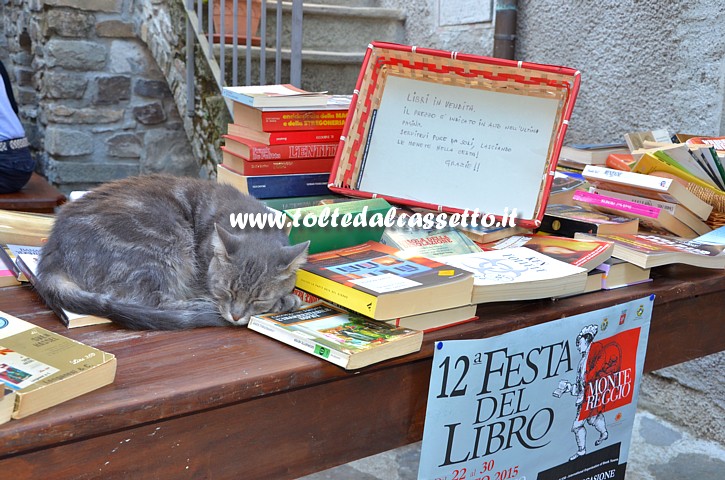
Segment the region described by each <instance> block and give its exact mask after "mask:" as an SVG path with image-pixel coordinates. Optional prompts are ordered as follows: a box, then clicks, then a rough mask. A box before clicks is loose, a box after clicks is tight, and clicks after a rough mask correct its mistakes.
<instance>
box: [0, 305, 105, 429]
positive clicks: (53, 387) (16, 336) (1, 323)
mask: <svg viewBox="0 0 725 480" xmlns="http://www.w3.org/2000/svg"><path fill="white" fill-rule="evenodd" d="M115 376H116V357H115V356H114V355H112V354H110V353H106V352H103V351H101V350H98V349H97V348H94V347H91V346H89V345H85V344H83V343H80V342H77V341H75V340H71V339H70V338H67V337H64V336H62V335H59V334H57V333H54V332H51V331H50V330H46V329H44V328H42V327H38V326H37V325H34V324H32V323H29V322H26V321H24V320H21V319H19V318H16V317H14V316H12V315H8V314H7V313H4V312H0V384H4V386H7V387H9V388H10V389H12V390H14V391H15V393H16V399H15V408H14V410H13V415H12V416H13V418H23V417H27V416H28V415H31V414H33V413H36V412H39V411H41V410H44V409H46V408H49V407H52V406H54V405H58V404H59V403H62V402H65V401H67V400H70V399H72V398H75V397H78V396H80V395H82V394H84V393H88V392H90V391H92V390H95V389H97V388H100V387H102V386H104V385H108V384H109V383H112V382H113V380H114V378H115Z"/></svg>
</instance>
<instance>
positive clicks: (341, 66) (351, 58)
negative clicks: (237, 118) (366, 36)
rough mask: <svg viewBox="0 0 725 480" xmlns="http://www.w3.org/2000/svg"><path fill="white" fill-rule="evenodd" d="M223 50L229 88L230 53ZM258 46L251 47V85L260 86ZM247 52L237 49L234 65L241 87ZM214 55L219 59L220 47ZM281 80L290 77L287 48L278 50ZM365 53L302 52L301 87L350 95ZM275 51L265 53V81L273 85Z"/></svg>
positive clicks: (243, 80) (289, 53) (227, 49)
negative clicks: (236, 66) (235, 64)
mask: <svg viewBox="0 0 725 480" xmlns="http://www.w3.org/2000/svg"><path fill="white" fill-rule="evenodd" d="M229 50H230V49H229V48H226V49H225V54H224V55H225V65H226V66H225V69H226V78H227V84H228V85H231V83H232V82H231V79H232V74H231V71H232V70H231V67H232V52H231V51H229ZM260 50H261V49H260V48H259V47H252V50H251V53H252V55H251V59H252V76H251V79H250V83H251V84H258V83H259V54H260ZM245 52H246V49H245V48H244V47H239V50H238V57H237V65H238V74H237V81H238V83H239V84H240V85H242V84H244V83H246V78H245V72H246V57H245ZM215 53H216V55H217V58H219V47H218V46H217V47H216V52H215ZM280 53H281V55H280V56H281V59H282V79H283V81H285V79H287V78H289V60H290V57H291V52H290V50H289V49H282V50H281V52H280ZM364 58H365V51H363V52H329V51H322V50H302V88H304V89H305V90H310V91H321V90H327V91H329V92H330V93H335V94H349V93H352V91H353V89H354V88H355V84H356V83H357V78H358V76H359V75H360V68H361V67H362V62H363V59H364ZM274 68H275V51H274V49H270V48H268V49H267V50H266V81H265V83H268V84H271V83H275V78H274V74H275V70H274Z"/></svg>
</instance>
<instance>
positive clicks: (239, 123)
mask: <svg viewBox="0 0 725 480" xmlns="http://www.w3.org/2000/svg"><path fill="white" fill-rule="evenodd" d="M223 95H224V96H225V97H226V98H228V99H230V100H231V101H232V102H233V123H230V124H229V125H228V129H227V134H226V135H224V136H223V138H224V142H225V143H224V145H223V146H222V147H221V149H222V163H221V165H219V166H218V169H217V179H218V181H219V182H222V183H228V184H231V185H233V186H235V187H236V188H238V189H239V190H241V191H243V192H244V193H248V194H250V195H253V196H254V197H256V198H259V199H274V198H289V197H310V196H321V195H330V191H329V190H328V188H327V184H328V180H329V176H330V170H331V169H332V164H333V161H334V158H335V154H336V153H337V148H338V144H339V140H340V135H341V134H342V128H343V126H344V124H345V120H346V118H347V111H348V108H349V106H350V100H351V98H352V97H351V96H347V95H327V94H325V93H320V92H307V91H304V90H301V89H298V88H296V87H293V86H292V85H267V86H245V87H225V88H224V89H223ZM300 206H304V205H300Z"/></svg>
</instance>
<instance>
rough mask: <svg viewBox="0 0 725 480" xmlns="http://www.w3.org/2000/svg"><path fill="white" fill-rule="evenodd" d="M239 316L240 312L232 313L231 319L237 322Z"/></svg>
mask: <svg viewBox="0 0 725 480" xmlns="http://www.w3.org/2000/svg"><path fill="white" fill-rule="evenodd" d="M240 318H242V316H241V315H240V314H236V313H232V320H234V321H235V322H238V321H239V319H240Z"/></svg>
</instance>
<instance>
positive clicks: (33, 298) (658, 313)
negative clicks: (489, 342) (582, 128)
mask: <svg viewBox="0 0 725 480" xmlns="http://www.w3.org/2000/svg"><path fill="white" fill-rule="evenodd" d="M653 277H654V278H655V280H654V282H651V283H648V284H643V285H637V286H632V287H628V288H624V289H619V290H612V291H605V292H597V293H591V294H586V295H579V296H576V297H570V298H566V299H560V300H556V301H554V300H550V299H547V300H540V301H530V302H510V303H495V304H487V305H482V306H480V308H479V314H480V316H481V318H480V320H479V321H477V322H472V323H467V324H463V325H458V326H456V327H451V328H448V329H444V330H440V331H437V332H433V333H430V334H427V335H426V337H425V340H424V344H423V348H422V350H421V351H420V352H418V353H416V354H411V355H408V356H406V357H402V358H398V359H393V360H390V361H387V362H383V363H379V364H376V365H373V366H371V367H368V368H365V369H362V370H359V371H354V372H347V371H344V370H342V369H340V368H338V367H336V366H334V365H332V364H330V363H327V362H325V361H322V360H319V359H317V358H315V357H313V356H311V355H308V354H305V353H302V352H299V351H297V350H295V349H292V348H290V347H287V346H285V345H283V344H281V343H278V342H276V341H274V340H271V339H268V338H266V337H263V336H261V335H258V334H257V333H255V332H251V331H249V330H247V329H245V328H233V327H230V328H205V329H198V330H194V331H185V332H134V331H127V330H121V329H118V328H116V327H115V326H113V325H103V326H94V327H85V328H80V329H74V330H66V329H65V327H63V326H62V325H61V324H60V322H59V321H58V320H57V319H56V317H55V316H54V315H53V314H52V313H51V312H50V311H48V310H47V308H46V307H45V306H44V305H43V304H42V302H40V301H39V299H38V297H37V295H36V294H35V292H34V291H33V290H32V289H30V288H29V287H8V288H4V289H0V310H3V311H6V312H8V313H10V314H13V315H17V316H20V317H22V318H25V319H27V320H31V321H34V322H36V323H37V324H39V325H41V326H43V327H46V328H49V329H52V330H54V331H58V332H64V333H65V334H67V335H68V336H70V337H72V338H75V339H78V340H80V341H82V342H85V343H88V344H90V345H93V346H96V347H98V348H101V349H103V350H106V351H109V352H111V353H114V354H115V355H116V356H117V357H118V373H117V376H116V381H115V383H114V384H113V385H110V386H107V387H104V388H102V389H99V390H97V391H95V392H92V393H90V394H87V395H85V396H82V397H79V398H77V399H74V400H71V401H69V402H66V403H64V404H61V405H59V406H56V407H53V408H51V409H49V410H46V411H44V412H40V413H37V414H35V415H33V416H30V417H27V418H25V419H22V420H13V421H11V422H9V423H7V424H5V425H2V426H0V471H2V472H3V476H4V477H6V478H30V479H53V480H58V479H63V478H69V479H81V478H103V479H112V478H120V479H131V478H132V479H141V478H143V479H147V478H154V479H156V478H170V479H182V478H190V479H202V478H214V479H223V478H229V479H235V480H238V479H257V478H265V479H266V478H274V479H284V478H296V477H299V476H302V475H305V474H308V473H310V472H314V471H319V470H323V469H326V468H329V467H332V466H334V465H339V464H342V463H346V462H349V461H352V460H355V459H358V458H362V457H365V456H368V455H372V454H375V453H379V452H382V451H386V450H389V449H393V448H396V447H399V446H401V445H405V444H408V443H411V442H415V441H418V440H420V439H421V437H422V431H423V423H424V418H425V407H426V397H427V390H428V380H429V375H430V370H431V358H432V354H433V342H435V341H436V340H443V339H470V338H482V337H489V336H494V335H498V334H501V333H504V332H507V331H510V330H514V329H518V328H524V327H527V326H530V325H535V324H540V323H543V322H547V321H551V320H554V319H558V318H561V317H565V316H571V315H575V314H578V313H583V312H587V311H591V310H594V309H598V308H601V307H605V306H610V305H614V304H617V303H621V302H625V301H629V300H633V299H636V298H640V297H642V296H645V295H648V294H650V293H655V294H656V295H657V298H656V301H655V306H654V311H653V318H652V326H651V333H650V339H649V343H648V349H647V360H646V364H645V369H646V370H648V371H649V370H653V369H658V368H661V367H665V366H668V365H673V364H676V363H680V362H683V361H686V360H691V359H693V358H696V357H700V356H704V355H708V354H711V353H715V352H719V351H721V350H723V349H725V330H724V325H725V308H723V307H725V272H724V271H715V270H706V269H696V268H691V267H685V266H670V267H662V268H660V269H657V270H655V271H653Z"/></svg>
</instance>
